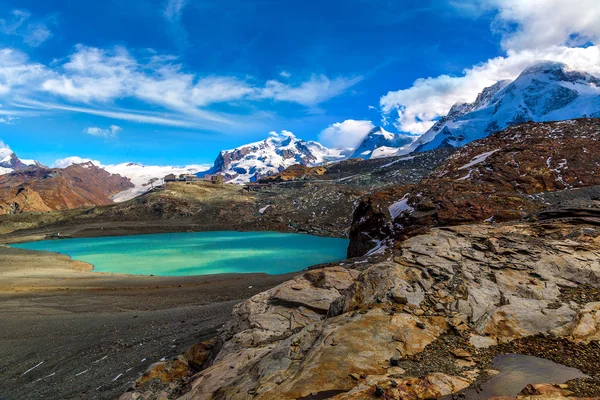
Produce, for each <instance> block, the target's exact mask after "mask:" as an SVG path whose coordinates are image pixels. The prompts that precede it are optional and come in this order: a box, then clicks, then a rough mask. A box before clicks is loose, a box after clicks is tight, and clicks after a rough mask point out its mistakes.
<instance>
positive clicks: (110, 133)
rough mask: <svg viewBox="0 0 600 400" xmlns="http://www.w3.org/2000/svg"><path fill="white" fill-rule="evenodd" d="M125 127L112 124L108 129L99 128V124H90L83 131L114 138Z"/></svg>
mask: <svg viewBox="0 0 600 400" xmlns="http://www.w3.org/2000/svg"><path fill="white" fill-rule="evenodd" d="M122 130H123V128H121V127H119V126H117V125H111V126H110V127H108V129H102V128H98V127H97V126H90V127H88V128H85V129H84V130H83V133H85V134H87V135H91V136H98V137H102V138H104V139H114V138H116V137H117V134H118V133H119V132H121V131H122Z"/></svg>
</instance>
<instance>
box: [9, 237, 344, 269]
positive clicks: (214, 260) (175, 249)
mask: <svg viewBox="0 0 600 400" xmlns="http://www.w3.org/2000/svg"><path fill="white" fill-rule="evenodd" d="M12 247H16V248H21V249H28V250H43V251H51V252H56V253H62V254H66V255H69V256H71V258H73V259H75V260H79V261H85V262H87V263H90V264H92V265H93V266H94V271H97V272H112V273H121V274H138V275H157V276H182V275H206V274H225V273H250V272H264V273H267V274H285V273H288V272H294V271H300V270H302V269H304V268H306V267H309V266H311V265H315V264H320V263H326V262H333V261H339V260H343V259H345V258H346V248H347V247H348V240H346V239H336V238H323V237H317V236H309V235H300V234H287V233H277V232H193V233H166V234H152V235H135V236H114V237H98V238H85V239H62V240H47V241H41V242H31V243H21V244H15V245H12Z"/></svg>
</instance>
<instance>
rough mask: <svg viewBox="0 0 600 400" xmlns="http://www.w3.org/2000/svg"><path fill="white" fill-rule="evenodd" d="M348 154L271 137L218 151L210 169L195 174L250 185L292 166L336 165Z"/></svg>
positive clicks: (285, 136)
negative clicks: (212, 175)
mask: <svg viewBox="0 0 600 400" xmlns="http://www.w3.org/2000/svg"><path fill="white" fill-rule="evenodd" d="M347 156H348V150H339V149H329V148H327V147H325V146H323V145H322V144H320V143H318V142H313V141H308V142H307V141H304V140H302V139H298V138H297V137H296V136H294V135H293V134H292V133H291V132H287V131H283V132H282V133H279V134H277V133H274V132H272V133H271V136H270V137H269V138H267V139H265V140H263V141H260V142H255V143H250V144H247V145H244V146H240V147H237V148H235V149H232V150H225V151H222V152H221V153H220V154H219V155H218V156H217V159H216V160H215V163H214V165H213V167H212V168H211V169H210V170H208V171H206V172H204V173H200V174H198V175H199V176H203V175H206V174H217V173H218V174H220V175H223V177H224V179H225V180H226V181H228V182H230V183H244V182H254V181H256V180H257V179H259V178H261V177H263V176H269V175H273V174H276V173H278V172H281V171H283V170H284V169H286V168H287V167H290V166H292V165H295V164H301V165H305V166H313V165H318V164H323V163H326V162H332V161H340V160H343V159H345V158H347Z"/></svg>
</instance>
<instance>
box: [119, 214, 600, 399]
mask: <svg viewBox="0 0 600 400" xmlns="http://www.w3.org/2000/svg"><path fill="white" fill-rule="evenodd" d="M599 222H600V221H599ZM599 260H600V230H598V228H597V227H594V226H590V225H572V224H569V223H564V222H563V223H545V224H537V223H529V224H513V225H510V224H509V225H494V226H491V225H470V226H460V227H454V228H446V229H433V230H431V231H430V232H429V233H428V234H425V235H420V236H416V237H412V238H410V239H408V240H406V241H405V242H403V243H402V244H401V245H400V246H399V248H398V250H397V251H396V252H395V256H393V257H392V256H386V257H384V258H379V259H374V258H370V259H365V260H354V261H349V262H344V263H339V264H337V265H335V266H330V267H327V268H320V269H315V270H311V271H308V272H306V273H305V274H303V275H300V276H298V277H296V278H295V279H293V280H291V281H288V282H286V283H284V284H282V285H280V286H278V287H275V288H273V289H271V290H269V291H267V292H264V293H261V294H259V295H257V296H254V297H253V298H251V299H250V300H248V301H246V302H244V303H242V304H240V305H238V306H237V307H236V308H235V310H234V313H233V315H232V319H231V321H230V322H229V323H228V324H227V325H226V326H225V327H224V329H223V330H222V331H221V333H220V335H219V337H218V342H217V344H216V345H215V347H214V348H213V350H212V354H211V355H210V356H209V357H206V361H205V362H204V365H203V366H202V367H201V369H200V370H199V372H197V373H195V374H194V371H198V370H194V369H193V368H192V367H189V368H188V370H187V371H185V372H184V373H181V374H179V376H178V379H177V380H176V382H174V381H170V383H171V387H170V389H169V388H167V389H165V390H167V392H165V393H166V394H167V395H170V396H172V397H173V398H180V399H186V400H189V399H220V398H223V399H225V398H226V399H247V398H255V399H309V398H325V397H326V398H332V399H370V398H374V397H376V396H379V397H382V398H388V399H400V398H411V399H422V398H432V397H439V396H443V395H448V394H451V393H455V392H457V391H459V390H462V389H464V388H466V387H468V386H469V385H471V384H472V383H474V382H476V381H477V380H478V379H481V378H483V377H484V376H485V374H486V372H484V371H485V366H486V365H489V361H490V358H491V357H493V355H494V354H497V351H496V350H495V349H496V348H498V351H500V349H501V346H502V344H503V343H509V342H510V343H518V342H519V341H520V340H526V339H527V338H529V337H532V336H534V335H552V336H553V337H555V338H564V339H561V340H566V341H567V342H572V343H576V344H577V345H578V346H592V347H590V349H595V348H596V347H595V344H594V343H593V342H594V341H598V340H600V303H599V301H600V298H594V297H593V296H590V297H588V298H587V299H585V301H584V302H576V301H573V300H569V297H565V294H566V293H568V292H569V290H571V289H572V290H577V289H578V288H579V289H581V287H582V285H598V282H599V281H600V261H599ZM437 343H440V344H442V343H446V344H444V345H443V346H439V345H437ZM447 343H454V344H452V345H451V346H452V347H448V344H447ZM529 348H530V349H533V347H532V346H529ZM515 351H518V350H515ZM594 351H595V350H591V354H593V353H594ZM596 351H597V350H596ZM540 355H541V356H544V354H540ZM423 357H425V359H426V360H427V362H423V361H422V359H421V358H423ZM583 358H584V357H582V360H583ZM586 360H587V361H586V362H587V364H586V362H583V363H580V364H577V366H578V367H579V368H582V369H583V370H584V371H583V372H585V373H587V374H591V375H592V376H593V377H596V378H595V379H599V378H600V377H598V372H597V369H596V368H595V363H596V361H595V360H594V357H593V356H592V359H589V357H588V358H587V359H586ZM557 361H561V362H569V360H568V359H565V360H557ZM174 362H176V363H184V364H185V363H186V361H185V358H180V359H179V360H176V361H174ZM577 362H578V361H575V360H572V361H571V364H573V363H577ZM167 364H168V363H167ZM178 365H179V364H178ZM482 367H483V368H482ZM155 368H156V366H155ZM165 368H172V367H171V364H168V366H164V365H161V366H159V368H158V371H162V370H164V369H165ZM150 375H152V374H151V373H150ZM146 378H147V377H146ZM146 383H147V379H146V381H145V382H142V381H139V382H138V386H137V388H138V389H136V390H134V391H132V392H129V393H126V394H125V395H123V397H122V399H136V398H143V399H146V398H154V397H153V396H154V395H153V393H152V391H151V392H146V393H144V387H145V386H144V385H145V384H146ZM535 383H537V382H535ZM167 386H168V385H167ZM165 393H163V394H165ZM169 393H170V394H169Z"/></svg>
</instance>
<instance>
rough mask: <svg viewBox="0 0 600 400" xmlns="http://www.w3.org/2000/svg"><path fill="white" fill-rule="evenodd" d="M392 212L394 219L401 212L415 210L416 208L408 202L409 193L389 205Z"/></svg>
mask: <svg viewBox="0 0 600 400" xmlns="http://www.w3.org/2000/svg"><path fill="white" fill-rule="evenodd" d="M389 210H390V214H391V215H392V219H396V217H398V216H399V215H400V214H402V213H404V212H406V211H408V213H411V212H413V211H414V208H413V207H411V206H410V205H409V204H408V195H406V196H404V197H403V198H402V199H401V200H400V201H397V202H395V203H394V204H392V205H391V206H390V207H389Z"/></svg>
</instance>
